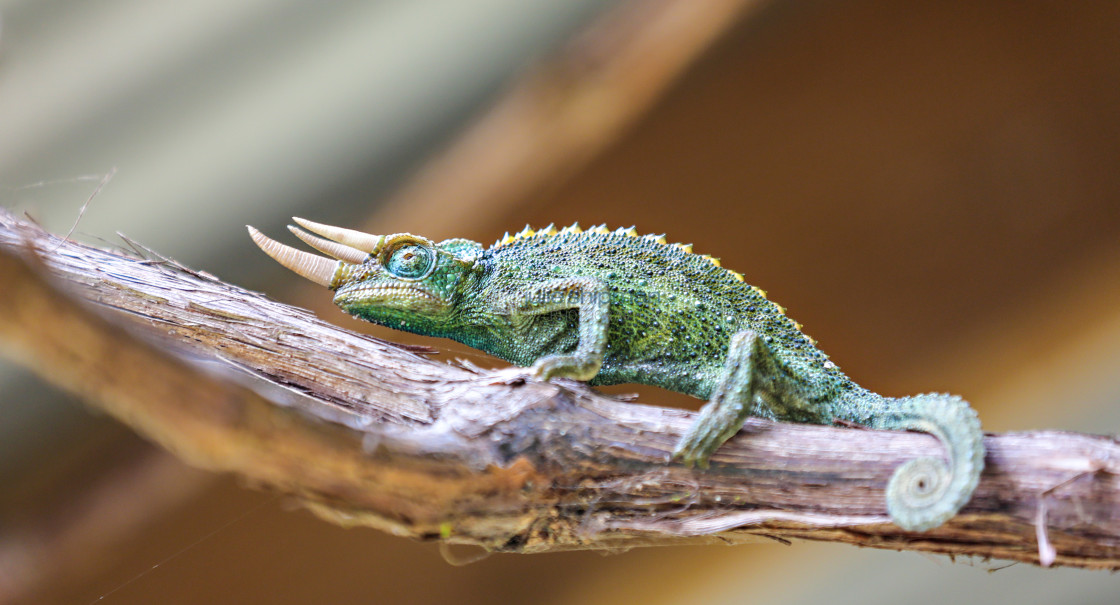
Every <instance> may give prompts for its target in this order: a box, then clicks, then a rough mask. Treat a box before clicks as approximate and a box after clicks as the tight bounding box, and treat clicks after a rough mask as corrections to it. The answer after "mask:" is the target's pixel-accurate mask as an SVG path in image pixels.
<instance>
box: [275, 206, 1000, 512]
mask: <svg viewBox="0 0 1120 605" xmlns="http://www.w3.org/2000/svg"><path fill="white" fill-rule="evenodd" d="M301 224H305V226H308V227H309V228H312V230H315V229H314V228H313V227H312V225H316V224H314V223H308V222H306V221H301ZM319 232H320V233H322V231H319ZM297 234H298V233H297ZM324 235H327V234H326V233H324ZM301 237H303V236H302V235H301ZM369 237H372V236H369ZM304 239H305V240H306V238H304ZM308 241H310V240H308ZM370 248H371V249H370V250H368V251H369V252H371V253H370V255H369V257H368V259H367V260H366V261H365V262H362V263H360V264H352V263H347V262H343V261H339V263H338V267H337V269H336V271H335V273H334V275H333V276H332V278H331V281H330V284H329V285H330V286H331V287H332V288H333V289H335V290H336V295H335V303H336V304H338V306H339V307H341V308H342V309H343V310H345V311H346V312H348V313H350V314H352V315H354V316H356V317H359V318H361V319H365V320H368V321H371V322H374V323H378V324H382V325H386V326H389V327H393V328H398V329H402V330H407V331H409V332H415V333H418V334H425V335H431V336H440V337H446V338H451V339H454V340H458V341H460V342H463V343H465V344H467V345H469V346H471V347H474V348H478V349H481V350H483V351H486V352H488V353H491V354H493V355H496V356H498V357H501V358H503V359H506V360H509V361H511V362H513V363H516V364H519V365H522V366H532V367H533V368H534V371H535V373H536V374H537V375H538V376H540V377H542V378H545V379H547V378H549V377H552V376H565V377H570V378H575V379H579V380H588V381H589V382H590V383H591V384H618V383H643V384H651V385H656V386H659V387H663V388H666V389H670V390H673V391H679V392H682V393H687V394H689V395H693V396H695V397H699V398H701V399H707V400H709V403H708V404H707V405H706V406H705V407H704V408H703V409H702V410H701V415H700V418H698V419H697V420H696V422H695V423H694V424H693V426H692V427H691V428H690V430H689V432H688V433H687V434H686V435H685V436H684V437H683V438H682V439H681V442H680V444H679V445H678V447H677V449H676V451H675V454H674V458H675V459H677V460H680V461H682V462H684V463H686V464H699V465H701V466H707V464H708V458H709V457H710V456H711V454H712V453H713V452H714V451H715V450H716V449H717V448H718V447H719V446H720V445H721V444H722V443H723V442H724V441H726V440H727V439H728V438H730V437H731V436H732V435H734V434H735V433H736V432H737V431H738V430H739V428H740V427H741V426H742V424H743V422H744V421H745V419H746V418H747V417H748V416H752V415H753V416H762V417H767V418H772V419H776V420H784V421H793V422H806V423H816V424H832V423H833V422H835V421H836V420H846V421H849V422H854V423H859V424H863V425H866V426H869V427H871V428H877V429H914V430H920V431H924V432H929V433H932V434H934V435H936V436H937V437H938V438H939V439H940V440H941V442H942V443H943V444H944V445H945V446H946V449H947V450H948V454H949V460H950V464H949V465H948V466H946V465H945V464H944V463H943V462H942V461H941V460H940V459H938V458H920V459H917V460H913V461H910V462H908V463H906V464H904V465H903V466H902V467H900V468H899V469H898V470H897V471H896V472H895V474H894V476H893V477H892V479H891V482H890V485H889V486H888V493H887V506H888V510H889V512H890V514H891V517H892V519H893V520H894V521H895V523H896V524H898V525H899V526H901V527H903V528H906V529H910V530H914V531H925V530H927V529H931V528H933V527H936V526H938V525H940V524H941V523H943V522H944V521H945V520H947V519H948V518H950V517H952V516H953V515H954V514H956V512H957V511H958V510H959V509H960V508H961V506H963V505H964V504H965V502H967V501H968V499H969V498H970V496H971V494H972V491H973V489H974V488H975V487H976V484H977V482H978V480H979V474H980V471H981V469H982V467H983V458H984V450H983V445H982V433H981V431H980V424H979V421H978V420H977V418H976V414H975V412H974V411H973V410H972V409H971V408H969V407H968V404H967V403H965V402H964V401H963V400H961V399H960V398H957V397H952V396H948V395H939V394H930V395H920V396H917V397H908V398H899V399H895V398H887V397H882V396H880V395H877V394H875V393H873V392H871V391H868V390H866V389H864V388H862V387H860V386H859V385H857V384H855V383H854V382H853V381H851V380H850V379H849V378H848V377H847V376H846V375H845V374H844V373H843V372H841V371H840V369H839V368H838V367H837V366H836V364H834V363H832V362H831V361H829V359H828V356H826V355H825V354H824V353H822V352H821V351H820V350H819V349H817V347H816V346H815V344H816V343H815V342H814V341H813V340H812V339H811V338H809V337H808V336H806V335H805V334H803V333H802V331H801V326H800V325H799V324H797V323H796V322H795V321H793V320H791V319H790V318H789V317H787V316H786V315H785V312H784V309H782V307H780V306H779V305H777V304H775V303H773V302H771V301H769V300H767V298H766V295H765V293H764V292H763V291H761V290H759V289H758V288H755V287H754V286H751V285H749V284H747V283H745V282H744V281H743V278H742V276H740V275H739V274H738V273H735V272H733V271H730V270H727V269H724V268H722V267H720V265H719V262H718V261H716V260H715V259H713V258H711V257H708V256H703V255H698V254H694V253H692V251H691V246H682V245H679V244H668V243H666V242H665V240H664V238H663V237H661V236H638V235H637V234H636V233H635V232H634V230H633V229H619V230H617V231H613V232H612V231H607V230H606V229H605V228H604V227H598V228H593V229H590V230H587V231H581V230H580V229H579V228H578V226H576V225H573V226H572V227H569V228H565V229H562V230H560V231H557V230H555V229H553V228H552V227H551V226H550V227H549V228H547V229H544V230H541V231H539V232H534V231H532V230H530V229H528V228H526V230H525V231H522V232H521V233H519V234H517V235H516V236H508V235H507V236H506V237H505V238H504V239H503V240H501V241H499V242H498V243H496V244H495V245H494V246H492V247H490V248H489V249H484V248H483V246H481V245H480V244H478V243H475V242H472V241H469V240H462V239H458V240H447V241H445V242H441V243H439V244H435V243H432V242H430V241H428V240H425V239H423V238H419V237H416V236H411V235H409V234H399V235H396V236H386V237H384V238H381V240H379V243H378V244H376V245H375V246H372V247H370Z"/></svg>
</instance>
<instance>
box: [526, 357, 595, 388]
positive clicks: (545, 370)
mask: <svg viewBox="0 0 1120 605" xmlns="http://www.w3.org/2000/svg"><path fill="white" fill-rule="evenodd" d="M602 365H603V360H602V357H599V356H594V355H588V356H578V355H549V356H547V357H542V358H540V359H538V360H537V361H536V363H534V364H533V367H532V370H531V371H532V373H533V375H534V376H536V377H537V378H540V379H541V380H548V379H550V378H554V377H560V378H571V379H572V380H580V381H584V382H586V381H588V380H591V379H592V378H594V377H595V375H596V374H598V373H599V368H600V367H602Z"/></svg>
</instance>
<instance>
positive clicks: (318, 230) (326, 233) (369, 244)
mask: <svg viewBox="0 0 1120 605" xmlns="http://www.w3.org/2000/svg"><path fill="white" fill-rule="evenodd" d="M292 220H293V221H295V222H296V223H298V224H299V226H300V227H303V228H304V229H307V230H308V231H310V232H312V233H314V234H316V235H321V236H323V237H325V238H327V239H329V240H333V241H336V242H338V243H340V244H343V245H345V246H350V247H351V248H356V249H358V250H361V251H362V252H365V253H366V254H376V253H377V252H378V251H379V250H381V245H382V244H384V243H385V236H384V235H372V234H369V233H362V232H361V231H354V230H353V229H343V228H342V227H332V226H330V225H324V224H322V223H316V222H314V221H309V220H307V219H304V218H299V217H298V216H293V217H292Z"/></svg>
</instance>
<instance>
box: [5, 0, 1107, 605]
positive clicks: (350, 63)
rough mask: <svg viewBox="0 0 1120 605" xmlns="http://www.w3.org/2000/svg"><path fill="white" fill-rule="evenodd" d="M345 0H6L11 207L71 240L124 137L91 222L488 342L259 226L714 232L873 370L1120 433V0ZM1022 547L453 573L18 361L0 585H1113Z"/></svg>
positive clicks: (1019, 415)
mask: <svg viewBox="0 0 1120 605" xmlns="http://www.w3.org/2000/svg"><path fill="white" fill-rule="evenodd" d="M706 2H710V4H706ZM325 4H326V5H325V6H318V5H312V4H307V3H297V2H294V1H287V2H284V1H281V2H275V1H270V2H265V1H263V0H256V1H254V0H239V1H237V2H232V3H230V2H217V1H216V0H205V1H201V2H195V3H174V2H150V1H149V2H139V1H137V0H99V1H95V2H84V3H80V4H79V3H70V2H61V1H59V0H36V1H30V0H23V1H20V0H0V18H2V19H3V22H2V23H3V25H2V29H0V52H2V54H0V203H2V204H3V205H4V206H5V207H10V208H17V209H20V210H26V211H28V212H29V213H31V214H32V215H33V216H35V217H37V218H39V219H40V220H41V221H42V222H44V224H46V226H47V227H48V228H50V229H52V230H53V231H55V232H60V233H64V232H66V231H67V229H69V228H70V225H71V224H72V223H73V221H74V220H75V218H76V216H77V213H78V209H79V207H80V206H81V205H82V202H83V201H85V199H86V197H87V196H89V194H90V193H91V192H92V191H93V190H94V188H95V187H96V186H97V181H98V180H100V178H101V176H102V175H103V174H104V173H106V172H107V171H109V170H110V169H111V168H112V167H115V168H116V170H117V172H116V174H115V176H114V177H113V179H112V180H111V181H110V182H109V183H108V185H106V186H105V187H104V189H103V190H102V191H101V192H100V193H99V194H98V195H97V197H96V198H94V199H93V201H92V202H91V204H90V206H89V208H88V210H87V212H86V214H85V216H84V217H83V219H82V221H81V223H80V225H79V229H78V237H80V238H83V239H86V240H89V241H95V240H96V239H97V238H103V239H105V240H110V241H112V240H114V239H115V236H114V233H115V232H116V231H121V232H124V233H126V234H128V235H129V236H130V237H132V238H134V239H136V240H138V241H141V242H143V243H144V244H146V245H148V246H151V247H152V248H154V249H155V250H158V251H160V252H161V253H164V254H167V255H169V256H172V257H175V258H177V259H179V260H181V261H183V262H185V263H187V264H189V265H191V266H194V267H196V268H199V269H203V270H206V271H209V272H211V273H215V274H217V275H219V276H221V277H223V278H224V279H226V280H228V281H233V282H236V283H240V284H243V285H245V286H248V287H251V288H255V289H259V290H263V291H266V292H268V293H269V294H270V295H271V296H273V297H275V298H279V299H281V300H285V301H289V302H294V303H297V304H301V305H305V306H311V307H313V308H314V309H315V310H316V311H317V312H318V313H319V314H320V315H321V316H322V317H324V318H327V319H330V320H332V321H336V322H339V323H340V324H341V325H344V326H346V327H349V328H352V329H358V330H363V331H368V332H370V333H375V334H377V335H379V336H382V337H385V338H389V339H394V340H398V341H408V342H417V341H420V342H424V343H425V344H430V345H432V346H437V347H439V348H440V349H441V350H442V351H445V356H446V357H448V358H450V357H453V356H460V357H471V358H472V359H473V360H475V361H476V363H483V364H488V363H491V364H496V363H497V362H494V361H492V360H487V359H485V358H482V357H481V356H480V355H478V354H477V353H473V352H470V351H468V350H466V349H463V348H461V347H455V346H452V345H450V344H448V343H445V342H443V341H435V340H420V339H417V338H415V337H411V336H407V335H403V334H400V333H396V332H392V331H387V330H378V329H375V328H372V327H369V326H366V325H362V324H359V323H358V322H356V321H353V320H350V319H348V318H346V317H345V316H343V315H342V314H341V313H339V312H337V311H336V310H334V309H333V308H332V307H331V306H330V304H329V295H328V294H327V293H326V292H323V291H319V290H316V289H313V288H309V287H306V286H305V285H304V284H301V283H299V281H298V278H295V277H294V276H291V275H288V274H285V273H284V272H283V270H282V269H280V268H279V267H276V266H274V264H272V263H271V262H270V261H269V260H268V259H267V258H265V257H264V255H262V254H260V253H259V252H258V251H257V250H256V249H255V248H253V247H252V244H251V243H250V242H249V240H248V238H247V237H245V234H244V227H243V225H244V224H245V223H252V224H254V225H256V226H258V227H261V228H262V229H264V230H266V231H269V232H272V233H273V234H280V233H281V228H282V225H283V224H284V223H285V222H286V221H287V220H288V217H289V216H291V215H292V214H297V215H302V216H306V217H308V218H311V219H313V220H320V221H324V222H334V223H337V224H347V225H354V226H357V227H361V228H364V229H370V230H377V231H382V232H397V231H412V232H415V233H422V234H424V235H426V236H429V237H432V238H436V239H441V238H445V237H471V238H474V239H478V240H480V241H483V242H485V243H487V244H489V243H490V242H492V241H493V240H494V239H496V238H497V237H499V236H500V235H501V234H502V233H503V232H505V231H507V230H509V231H513V230H519V229H520V228H521V227H522V226H524V225H525V224H526V223H529V224H531V225H533V226H543V225H546V224H548V223H551V222H555V223H557V224H558V225H559V224H568V223H571V222H573V221H577V220H578V221H579V222H580V223H581V224H582V225H584V226H588V225H593V224H598V223H601V222H605V223H607V225H608V226H610V227H612V228H613V227H618V226H629V225H631V224H634V225H636V226H637V228H638V230H639V232H643V233H662V232H665V233H668V237H669V239H670V240H672V241H681V242H686V243H687V242H694V243H695V245H696V249H697V250H698V251H700V252H704V253H708V254H712V255H714V256H717V257H720V258H722V260H723V264H724V266H727V267H731V268H734V269H736V270H739V271H740V272H742V273H743V274H744V275H745V276H746V277H747V279H748V281H749V282H751V283H753V284H756V285H759V286H760V287H762V288H764V289H766V290H767V291H769V293H770V296H771V298H772V299H774V300H776V301H778V302H780V303H781V304H782V305H784V306H786V307H787V308H788V309H789V312H790V314H791V315H792V316H793V317H795V318H796V319H798V320H799V321H800V322H801V323H802V324H804V325H805V326H806V331H807V332H808V333H810V334H812V335H813V336H814V337H816V338H817V339H818V340H819V341H820V343H821V346H822V347H823V348H824V349H825V350H826V351H827V352H828V353H829V354H830V355H831V356H832V358H833V359H834V360H835V361H836V362H837V363H839V364H840V365H841V366H843V367H844V368H845V369H846V370H847V371H848V373H849V374H850V375H852V376H853V377H854V378H855V379H856V380H857V381H859V382H861V383H862V384H864V385H865V386H867V387H870V388H873V389H876V390H880V391H882V392H885V393H887V394H894V395H900V394H905V393H916V392H922V391H932V390H940V391H953V392H955V393H960V394H962V395H964V396H965V397H967V398H968V399H969V400H971V401H972V402H973V404H974V406H975V407H976V408H977V409H978V410H979V411H980V416H981V419H982V421H983V423H984V426H985V428H986V429H987V430H989V431H1011V430H1029V429H1035V428H1058V429H1069V430H1080V431H1090V432H1095V433H1117V432H1120V405H1118V404H1120V371H1118V370H1120V170H1118V168H1120V4H1117V3H1115V2H1103V1H1102V2H1077V3H1057V2H1028V1H1014V2H1013V1H1002V2H1000V1H988V2H973V3H951V2H910V3H893V2H884V1H874V0H858V1H850V2H844V3H833V2H778V1H773V2H768V3H761V2H717V1H716V0H704V1H700V2H694V3H691V4H692V6H693V7H699V9H697V8H694V9H692V10H691V11H689V10H683V11H682V12H680V13H674V12H672V10H671V9H670V8H669V7H672V6H673V5H675V4H683V3H674V2H669V1H668V0H663V1H661V2H653V1H647V2H637V1H634V2H629V3H621V2H608V1H606V0H580V1H578V2H575V1H573V2H565V3H551V4H550V3H540V5H539V6H536V5H534V6H528V4H531V3H522V2H517V1H515V0H469V1H454V0H424V1H422V2H405V1H399V2H394V1H386V2H337V3H325ZM532 4H535V3H532ZM634 6H638V8H637V9H635V8H634ZM643 11H648V12H643ZM647 15H655V16H656V15H659V16H661V17H663V18H662V20H661V21H658V22H656V23H655V22H654V20H652V19H651V20H650V21H649V22H646V21H643V17H644V16H647ZM666 15H669V16H670V17H671V18H669V17H666ZM705 17H707V18H710V21H708V22H705V20H704V19H705ZM705 28H706V29H705ZM645 31H649V32H652V33H650V37H649V38H648V40H647V42H646V44H647V45H646V46H642V45H641V44H637V43H635V45H633V46H630V47H626V46H625V45H623V48H622V49H621V50H619V49H618V48H616V46H615V45H616V43H617V40H625V39H628V37H634V36H636V35H637V34H635V32H638V33H639V34H640V33H641V32H645ZM698 31H701V32H707V34H705V35H700V34H697V33H696V32H698ZM721 32H722V33H721ZM717 34H718V35H717ZM689 36H692V37H691V38H690V37H689ZM705 36H706V37H705ZM639 37H640V36H639ZM682 40H683V41H684V42H682ZM689 40H692V42H691V44H692V46H689V44H690V43H686V42H688V41H689ZM678 42H680V44H679V45H678V44H677V43H678ZM627 48H630V49H631V50H632V51H633V54H634V59H633V62H632V63H628V62H621V63H620V65H621V68H620V69H618V70H617V71H610V70H609V69H608V70H606V71H603V70H601V69H599V68H600V67H602V66H603V65H608V66H609V65H611V61H612V58H614V57H617V56H618V55H619V53H623V52H625V51H626V49H627ZM633 49H637V50H636V51H634V50H633ZM690 49H691V50H690ZM674 61H676V62H677V63H674ZM673 65H676V67H673ZM666 66H668V67H666ZM661 68H664V69H661ZM604 74H605V75H604ZM596 78H599V79H598V80H596ZM659 83H660V84H659ZM526 90H528V91H530V93H531V94H526V93H525V91H526ZM542 91H544V92H543V93H542ZM589 91H590V92H589ZM573 100H575V101H578V102H574V101H573ZM542 107H543V108H544V109H541V108H542ZM557 107H559V108H562V109H563V110H562V111H561V110H557V109H556V108H557ZM550 108H551V109H550ZM553 110H555V111H556V112H557V113H556V114H553V113H550V111H553ZM534 111H537V113H534ZM554 115H559V116H562V119H560V118H555V119H550V118H549V117H550V116H554ZM534 116H536V118H534ZM542 116H543V118H542ZM612 116H613V117H612ZM519 120H520V121H519ZM550 125H551V126H554V129H553V130H552V131H550V130H549V126H550ZM557 125H559V126H557ZM580 129H583V130H580ZM573 133H574V134H573ZM518 136H523V137H525V138H524V140H520V143H521V144H522V145H524V147H521V148H519V147H517V145H516V144H509V143H510V141H514V142H518V141H519V139H518ZM462 137H466V138H465V139H464V138H462ZM457 141H458V142H457ZM464 141H465V142H464ZM506 145H508V148H507V147H505V146H506ZM447 150H450V151H447ZM456 150H459V151H456ZM464 150H465V151H464ZM511 150H512V151H511ZM518 161H520V162H521V163H520V164H519V163H518ZM502 162H507V163H508V164H502ZM503 165H507V166H510V167H512V168H510V170H511V172H510V174H508V175H505V176H503V177H502V178H501V179H495V180H494V181H487V180H486V179H485V176H486V175H487V174H495V175H499V176H501V175H502V174H503V173H502V172H501V167H502V166H503ZM425 167H426V168H425ZM457 171H458V172H457ZM488 171H490V172H488ZM480 175H481V176H480ZM511 183H512V184H511ZM0 287H2V284H0ZM610 390H612V391H613V392H640V393H641V394H642V398H643V400H646V401H657V402H665V403H667V404H670V405H676V406H681V407H693V408H695V407H698V406H699V404H700V402H698V401H695V400H691V399H689V398H687V397H682V396H675V395H671V394H667V393H664V392H659V391H656V390H653V389H641V388H637V387H632V386H622V387H612V389H610ZM169 557H172V558H170V559H169ZM155 565H158V567H155V568H153V566H155ZM1002 566H1003V564H1002V563H1000V562H982V561H960V560H958V561H957V562H956V563H953V562H950V561H949V560H948V559H942V558H936V557H928V556H921V555H916V554H913V553H895V552H890V551H877V550H861V549H855V548H852V547H846V546H837V545H831V544H808V543H797V544H794V545H792V546H784V545H780V544H777V543H760V544H758V545H750V546H741V547H735V548H676V549H669V548H663V549H647V550H640V551H631V552H628V553H620V554H615V555H611V556H602V555H600V554H596V553H565V554H553V555H533V556H513V555H496V556H492V557H490V558H488V559H485V560H483V561H481V562H478V563H475V564H472V565H468V566H465V567H452V566H450V565H448V564H447V563H445V562H444V560H443V558H442V557H441V555H440V552H439V550H438V548H437V547H436V546H435V545H432V544H419V543H415V542H411V541H407V540H403V539H400V538H394V537H392V536H388V535H385V534H381V533H378V532H375V531H372V530H365V529H353V530H344V529H340V528H337V527H334V526H331V525H328V524H327V523H324V522H322V521H319V520H317V519H315V518H313V517H312V516H311V515H310V514H308V513H307V512H305V511H302V510H298V509H294V508H293V507H291V506H288V502H287V501H286V500H285V499H284V498H282V497H276V496H274V495H272V494H269V493H264V492H260V491H255V490H253V489H251V488H247V487H245V486H241V485H239V484H238V482H237V481H236V480H235V479H233V478H228V477H210V476H206V475H203V474H201V473H199V472H196V471H191V470H189V469H186V468H184V467H182V466H181V465H179V463H178V462H176V461H174V460H171V459H170V458H168V457H167V456H166V455H164V454H162V453H159V452H157V451H155V450H154V449H152V448H151V447H150V446H148V445H146V444H144V443H143V442H142V441H141V440H140V439H139V438H137V437H135V436H133V435H131V434H130V433H129V432H128V431H126V430H125V429H123V428H121V427H120V426H118V425H116V424H115V423H114V422H113V421H111V420H108V419H105V418H103V417H98V416H96V415H94V414H91V413H90V412H89V411H88V410H87V409H86V408H84V407H83V406H82V405H81V404H80V403H79V402H76V401H72V400H70V399H69V398H67V397H65V396H63V395H60V394H58V393H56V392H54V391H51V390H50V389H48V388H47V387H44V386H42V385H41V383H39V382H38V380H37V379H35V378H34V377H31V376H29V375H27V374H26V373H25V372H24V371H23V370H21V369H19V367H18V365H17V364H8V363H5V365H3V366H0V602H6V601H12V602H24V601H26V602H52V603H53V602H57V603H89V602H93V601H95V600H97V599H98V598H99V597H102V596H104V597H105V598H104V599H103V600H102V601H101V602H104V603H149V602H160V603H198V602H209V603H235V602H244V601H247V600H256V601H263V602H270V603H306V602H327V603H382V602H383V603H397V602H401V603H447V602H455V603H489V602H494V601H509V602H543V603H556V604H561V603H581V604H584V603H604V604H606V603H628V602H640V603H681V602H694V601H695V600H698V599H700V600H703V601H705V602H727V603H737V602H745V601H750V602H759V603H769V602H778V603H806V604H807V603H822V602H827V603H857V602H858V603H895V602H899V601H902V600H906V601H907V602H929V603H935V602H936V603H940V602H947V601H952V602H959V603H973V602H975V603H987V602H995V601H997V600H998V601H1005V600H1006V601H1015V602H1053V601H1060V602H1064V603H1098V602H1099V603H1114V602H1116V598H1117V595H1118V594H1120V592H1118V590H1120V589H1118V588H1117V584H1116V582H1117V580H1116V579H1115V578H1114V577H1112V576H1110V575H1108V574H1104V573H1100V572H1096V573H1093V572H1083V571H1074V570H1061V569H1059V570H1042V569H1037V568H1032V567H1028V566H1024V565H1018V566H1013V567H1010V568H1008V569H1003V570H1001V571H999V572H997V573H987V572H986V571H985V570H986V569H991V568H993V567H1002ZM139 574H144V575H142V576H140V577H138V578H137V576H138V575H139Z"/></svg>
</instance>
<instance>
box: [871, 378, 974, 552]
mask: <svg viewBox="0 0 1120 605" xmlns="http://www.w3.org/2000/svg"><path fill="white" fill-rule="evenodd" d="M885 403H886V409H885V410H883V413H882V414H881V415H879V416H878V417H877V418H876V420H875V421H873V423H872V426H873V427H874V428H877V429H910V430H915V431H921V432H923V433H930V434H932V435H934V436H935V437H937V439H938V440H940V441H941V443H943V444H944V446H945V448H946V449H947V450H948V454H949V466H946V465H945V463H944V462H943V461H942V460H941V459H940V458H916V459H914V460H911V461H909V462H907V463H905V464H903V465H902V466H900V467H898V469H897V470H896V471H895V472H894V475H892V476H891V480H890V483H889V484H888V485H887V512H889V513H890V515H891V520H892V521H894V523H895V525H898V526H899V527H901V528H902V529H905V530H908V531H926V530H929V529H933V528H935V527H937V526H938V525H941V524H942V523H944V522H945V521H947V520H949V519H950V518H951V517H952V516H953V515H955V514H957V511H958V510H960V509H961V507H962V506H964V505H965V503H966V502H968V501H969V499H970V498H972V492H973V490H975V489H976V485H977V484H978V483H979V482H980V471H982V470H983V469H984V441H983V440H984V433H983V432H981V430H980V420H979V419H978V418H977V417H976V411H975V410H973V409H972V408H971V407H969V405H968V402H967V401H965V400H963V399H961V398H960V397H957V396H954V395H942V394H940V393H930V394H926V395H916V396H914V397H902V398H899V399H889V400H887V401H886V402H885Z"/></svg>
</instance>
